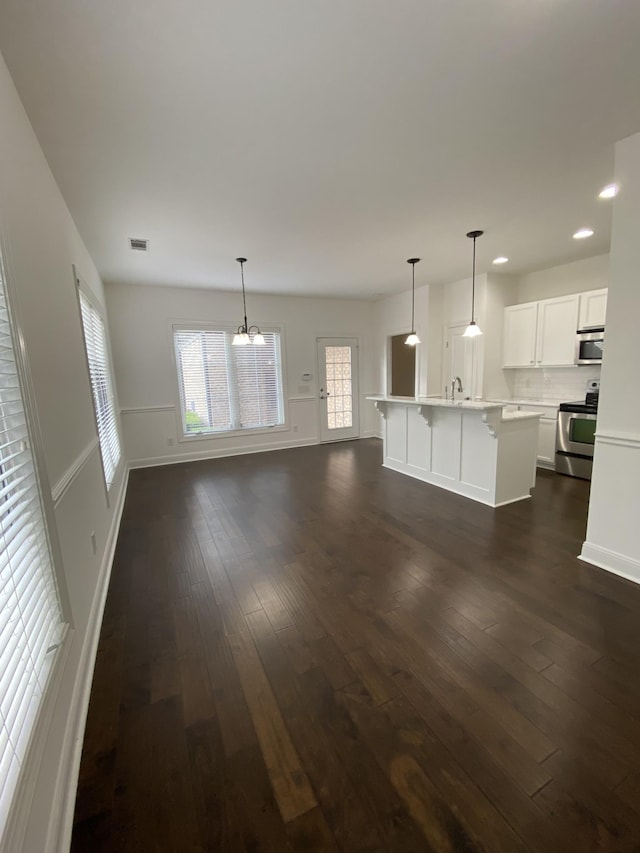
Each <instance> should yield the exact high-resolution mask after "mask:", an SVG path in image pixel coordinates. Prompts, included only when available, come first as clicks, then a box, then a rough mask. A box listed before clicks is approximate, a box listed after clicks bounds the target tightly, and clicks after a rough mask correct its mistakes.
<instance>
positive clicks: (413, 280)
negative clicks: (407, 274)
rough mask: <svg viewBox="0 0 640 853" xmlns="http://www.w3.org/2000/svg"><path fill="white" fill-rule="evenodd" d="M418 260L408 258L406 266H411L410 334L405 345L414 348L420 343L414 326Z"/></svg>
mask: <svg viewBox="0 0 640 853" xmlns="http://www.w3.org/2000/svg"><path fill="white" fill-rule="evenodd" d="M419 260H420V258H409V260H408V261H407V263H408V264H411V334H410V335H409V336H408V337H407V340H406V341H405V344H406V345H407V346H410V347H414V346H415V345H416V344H419V343H420V338H419V337H418V336H417V335H416V326H415V307H416V264H417V263H418V261H419Z"/></svg>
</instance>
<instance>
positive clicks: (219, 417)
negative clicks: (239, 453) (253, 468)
mask: <svg viewBox="0 0 640 853" xmlns="http://www.w3.org/2000/svg"><path fill="white" fill-rule="evenodd" d="M263 334H264V340H265V345H264V346H263V347H256V346H251V345H249V346H244V347H238V346H235V347H234V346H232V344H231V341H232V340H233V332H230V331H223V330H207V329H180V328H175V327H174V330H173V339H174V345H175V352H176V364H177V368H178V385H179V388H180V403H181V409H182V428H183V434H184V435H185V436H193V435H207V434H210V433H218V432H229V431H230V430H243V429H260V428H266V427H274V426H280V425H282V424H284V402H283V394H282V363H281V352H280V333H279V332H264V333H263Z"/></svg>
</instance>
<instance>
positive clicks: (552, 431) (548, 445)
mask: <svg viewBox="0 0 640 853" xmlns="http://www.w3.org/2000/svg"><path fill="white" fill-rule="evenodd" d="M557 425H558V419H557V417H556V418H554V419H553V420H551V418H540V427H539V429H538V463H540V462H544V463H546V465H549V466H552V467H554V468H555V464H556V427H557Z"/></svg>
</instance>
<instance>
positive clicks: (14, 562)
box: [0, 268, 63, 836]
mask: <svg viewBox="0 0 640 853" xmlns="http://www.w3.org/2000/svg"><path fill="white" fill-rule="evenodd" d="M62 631H63V622H62V613H61V609H60V604H59V600H58V594H57V589H56V583H55V578H54V573H53V563H52V559H51V555H50V551H49V542H48V538H47V533H46V528H45V522H44V515H43V511H42V505H41V503H40V491H39V484H38V479H37V475H36V470H35V466H34V462H33V458H32V455H31V451H30V442H29V432H28V428H27V421H26V414H25V407H24V404H23V397H22V393H21V389H20V383H19V378H18V370H17V365H16V359H15V354H14V346H13V338H12V334H11V326H10V323H9V312H8V307H7V301H6V295H5V287H4V281H3V279H2V275H1V268H0V836H1V835H2V833H3V831H4V829H5V826H6V821H7V816H8V813H9V809H10V806H11V803H12V800H13V797H14V794H15V791H16V785H17V782H18V777H19V773H20V768H21V766H22V765H23V763H24V759H25V757H26V754H27V749H28V746H29V742H30V737H31V734H32V732H33V730H34V725H35V722H36V719H37V715H38V711H39V709H40V707H41V703H42V699H43V696H44V694H45V689H46V684H47V678H48V675H49V672H50V670H51V665H52V663H53V659H54V658H55V649H56V648H57V646H58V644H59V643H60V640H61V638H62Z"/></svg>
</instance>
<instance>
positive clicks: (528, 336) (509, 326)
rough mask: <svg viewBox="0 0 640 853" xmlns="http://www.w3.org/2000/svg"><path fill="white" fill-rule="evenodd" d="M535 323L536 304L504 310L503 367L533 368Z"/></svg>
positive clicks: (534, 358)
mask: <svg viewBox="0 0 640 853" xmlns="http://www.w3.org/2000/svg"><path fill="white" fill-rule="evenodd" d="M537 322H538V303H537V302H526V303H524V304H523V305H511V306H510V307H509V308H505V309H504V342H503V347H504V348H503V354H502V366H503V367H534V366H535V361H536V327H537Z"/></svg>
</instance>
